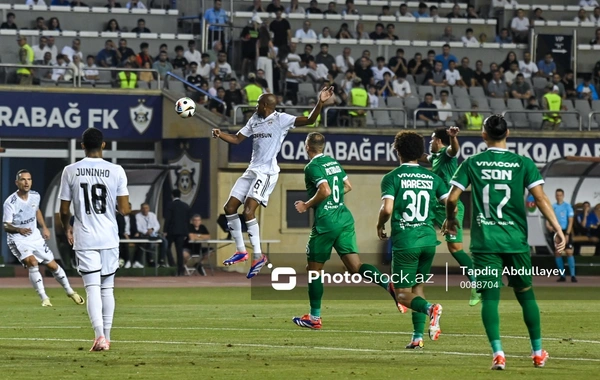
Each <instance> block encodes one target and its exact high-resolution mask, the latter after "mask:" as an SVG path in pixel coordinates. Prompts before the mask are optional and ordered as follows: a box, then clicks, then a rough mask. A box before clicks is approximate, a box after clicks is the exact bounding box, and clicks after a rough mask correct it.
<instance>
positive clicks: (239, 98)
mask: <svg viewBox="0 0 600 380" xmlns="http://www.w3.org/2000/svg"><path fill="white" fill-rule="evenodd" d="M224 100H225V104H226V105H227V116H228V117H231V116H233V106H235V105H236V104H244V97H243V95H242V90H240V89H239V88H238V87H237V81H236V80H235V78H231V80H230V81H229V89H228V90H227V91H225V99H224Z"/></svg>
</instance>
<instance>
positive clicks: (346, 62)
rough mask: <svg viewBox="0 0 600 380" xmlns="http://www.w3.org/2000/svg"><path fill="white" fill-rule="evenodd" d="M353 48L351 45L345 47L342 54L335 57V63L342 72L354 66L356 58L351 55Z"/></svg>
mask: <svg viewBox="0 0 600 380" xmlns="http://www.w3.org/2000/svg"><path fill="white" fill-rule="evenodd" d="M351 53H352V50H351V49H350V48H349V47H345V48H344V50H343V51H342V54H340V55H338V56H337V57H335V65H336V68H337V70H338V72H340V73H345V72H346V71H348V69H350V68H354V58H352V57H351V56H350V54H351Z"/></svg>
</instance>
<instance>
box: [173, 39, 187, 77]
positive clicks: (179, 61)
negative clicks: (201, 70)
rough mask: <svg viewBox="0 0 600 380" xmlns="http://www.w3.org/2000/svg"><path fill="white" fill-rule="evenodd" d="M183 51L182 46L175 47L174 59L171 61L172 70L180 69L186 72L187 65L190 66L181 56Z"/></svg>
mask: <svg viewBox="0 0 600 380" xmlns="http://www.w3.org/2000/svg"><path fill="white" fill-rule="evenodd" d="M183 53H184V49H183V46H181V45H177V46H175V54H176V55H175V58H173V60H172V61H171V64H172V65H173V68H174V69H182V70H184V71H185V70H187V68H188V65H189V64H190V63H189V62H188V60H187V59H186V58H185V57H184V56H183Z"/></svg>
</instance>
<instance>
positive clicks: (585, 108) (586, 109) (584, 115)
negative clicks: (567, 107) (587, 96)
mask: <svg viewBox="0 0 600 380" xmlns="http://www.w3.org/2000/svg"><path fill="white" fill-rule="evenodd" d="M575 109H576V110H577V111H579V114H580V115H581V122H582V124H583V129H584V130H585V129H588V128H589V126H590V125H589V124H590V120H589V114H590V112H592V107H590V102H588V101H587V100H583V99H576V100H575ZM591 127H592V128H598V123H597V122H596V121H595V120H594V118H592V126H591Z"/></svg>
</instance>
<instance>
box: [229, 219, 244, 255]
mask: <svg viewBox="0 0 600 380" xmlns="http://www.w3.org/2000/svg"><path fill="white" fill-rule="evenodd" d="M225 218H226V219H227V226H228V227H229V231H230V232H231V237H233V240H234V241H235V246H236V249H237V251H238V252H246V246H245V245H244V236H243V235H242V221H241V220H240V217H239V216H238V214H234V215H225Z"/></svg>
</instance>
